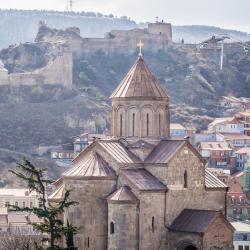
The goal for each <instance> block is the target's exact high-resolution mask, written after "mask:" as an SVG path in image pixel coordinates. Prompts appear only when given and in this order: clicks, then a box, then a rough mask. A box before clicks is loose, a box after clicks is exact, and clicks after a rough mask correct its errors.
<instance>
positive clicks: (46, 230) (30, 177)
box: [10, 159, 77, 250]
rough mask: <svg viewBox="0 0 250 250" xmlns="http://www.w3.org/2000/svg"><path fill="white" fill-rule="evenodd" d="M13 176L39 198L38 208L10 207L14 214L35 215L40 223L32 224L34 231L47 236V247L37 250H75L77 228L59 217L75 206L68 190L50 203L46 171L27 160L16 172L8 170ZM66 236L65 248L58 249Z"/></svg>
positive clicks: (19, 164)
mask: <svg viewBox="0 0 250 250" xmlns="http://www.w3.org/2000/svg"><path fill="white" fill-rule="evenodd" d="M10 172H11V173H13V174H14V175H15V176H17V177H18V178H20V179H21V180H23V181H24V182H25V183H26V187H27V188H28V189H29V190H30V191H35V192H37V194H38V196H39V198H38V199H39V204H40V206H39V207H32V208H31V207H19V206H14V205H11V206H10V207H11V210H12V211H16V212H29V213H33V214H35V215H36V216H37V217H38V218H39V219H41V221H40V222H39V223H32V226H33V227H34V229H36V230H37V231H38V232H40V233H41V234H47V235H48V241H49V246H48V247H45V246H44V245H42V244H40V245H38V244H37V249H39V250H45V249H46V250H66V249H72V250H73V249H75V248H74V241H73V235H74V234H76V233H77V228H76V227H74V226H73V225H71V224H70V223H69V222H67V225H64V222H63V221H62V220H61V219H60V217H61V216H62V215H63V213H64V212H65V209H67V208H69V207H71V206H75V205H77V202H75V201H71V200H70V190H66V191H65V193H64V195H63V197H62V199H61V200H60V201H59V202H58V203H53V204H52V203H50V202H49V201H48V198H47V192H46V189H47V186H48V185H49V184H52V183H53V181H52V180H49V179H46V177H45V172H46V169H39V168H36V167H35V166H34V165H33V164H32V163H31V162H29V161H28V160H27V159H24V160H23V162H20V163H18V165H17V170H10ZM63 236H66V239H67V240H66V244H67V248H63V247H60V246H59V244H58V241H59V240H60V239H62V237H63Z"/></svg>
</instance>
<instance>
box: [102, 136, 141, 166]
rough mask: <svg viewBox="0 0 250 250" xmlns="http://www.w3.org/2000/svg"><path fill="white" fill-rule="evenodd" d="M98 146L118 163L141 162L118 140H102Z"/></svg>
mask: <svg viewBox="0 0 250 250" xmlns="http://www.w3.org/2000/svg"><path fill="white" fill-rule="evenodd" d="M98 144H99V145H100V146H101V147H102V148H103V149H104V150H105V151H106V152H107V153H108V154H109V155H110V156H111V157H113V158H114V159H115V160H116V161H117V162H118V163H127V164H129V163H138V162H140V159H139V158H138V157H137V156H136V155H135V154H133V153H132V152H131V151H129V149H127V148H126V147H125V146H124V145H123V144H122V143H121V142H119V141H118V140H116V141H115V140H113V141H112V140H100V141H98Z"/></svg>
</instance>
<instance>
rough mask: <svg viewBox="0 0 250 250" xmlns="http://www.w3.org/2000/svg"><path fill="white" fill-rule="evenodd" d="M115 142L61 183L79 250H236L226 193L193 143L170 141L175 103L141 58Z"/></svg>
mask: <svg viewBox="0 0 250 250" xmlns="http://www.w3.org/2000/svg"><path fill="white" fill-rule="evenodd" d="M111 100H112V111H111V112H112V114H111V134H112V138H111V139H105V140H104V139H96V140H95V141H94V142H93V143H92V144H91V145H89V146H88V147H87V148H85V149H84V150H83V151H82V152H81V153H80V154H79V155H78V156H77V157H76V158H75V159H74V160H73V167H72V168H71V169H70V170H68V171H67V172H65V173H64V174H63V175H62V177H61V178H60V179H59V180H58V181H57V182H56V190H55V191H54V192H53V193H52V194H51V195H50V197H49V199H50V201H51V202H58V201H60V199H61V198H62V196H63V193H64V191H65V190H66V189H71V190H72V192H71V197H72V200H74V201H77V202H79V204H78V205H77V206H74V207H70V208H69V209H68V210H67V212H66V213H65V214H64V219H65V222H66V221H67V220H69V222H71V223H72V224H73V225H75V226H78V227H80V230H79V232H78V234H77V235H76V236H75V245H76V246H77V247H78V249H79V250H85V249H92V250H107V249H108V250H161V249H162V250H163V249H164V250H200V249H202V250H219V249H220V250H232V249H233V233H234V228H233V227H232V226H231V224H230V223H229V222H228V221H227V219H226V213H227V208H226V194H227V186H226V185H225V184H224V183H223V182H221V181H220V180H219V179H217V178H216V177H215V176H214V175H213V174H211V173H210V172H209V170H208V169H206V168H205V164H206V162H205V160H204V159H203V158H202V157H201V155H200V154H199V153H198V152H197V151H196V149H195V148H194V147H193V146H192V145H191V144H190V143H189V141H188V140H186V139H183V140H173V139H171V138H170V135H169V132H170V131H169V127H170V108H169V96H168V95H167V92H166V90H165V89H164V88H163V87H162V86H161V84H160V83H159V81H158V80H157V78H156V77H155V76H154V75H153V73H152V72H151V71H150V69H149V67H148V66H147V64H146V63H145V61H144V59H143V57H142V54H141V51H140V53H139V56H138V58H137V60H136V62H135V63H134V65H133V66H132V68H131V69H130V70H129V72H128V73H127V75H126V76H125V77H124V79H123V80H122V81H121V83H120V84H119V85H118V87H117V88H116V89H115V90H114V92H113V93H112V95H111Z"/></svg>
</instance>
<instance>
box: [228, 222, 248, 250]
mask: <svg viewBox="0 0 250 250" xmlns="http://www.w3.org/2000/svg"><path fill="white" fill-rule="evenodd" d="M231 224H232V226H233V227H234V228H235V232H234V249H235V250H250V225H249V224H247V223H243V222H240V221H236V222H231Z"/></svg>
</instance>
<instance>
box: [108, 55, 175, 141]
mask: <svg viewBox="0 0 250 250" xmlns="http://www.w3.org/2000/svg"><path fill="white" fill-rule="evenodd" d="M110 98H111V99H112V118H111V119H112V120H111V126H112V135H113V136H114V137H126V138H127V137H129V138H134V139H137V138H167V137H169V123H170V118H169V116H170V114H169V97H168V95H167V94H166V91H165V90H164V89H163V88H162V86H161V85H160V83H159V81H158V80H157V79H156V77H155V76H154V75H153V74H152V72H151V71H150V70H149V68H148V66H147V65H146V63H145V62H144V60H143V58H142V56H141V55H139V57H138V59H137V60H136V62H135V64H134V65H133V66H132V68H131V69H130V71H129V72H128V74H127V75H126V76H125V77H124V79H123V80H122V82H121V83H120V84H119V85H118V87H117V88H116V89H115V91H114V92H113V93H112V95H111V97H110Z"/></svg>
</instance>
